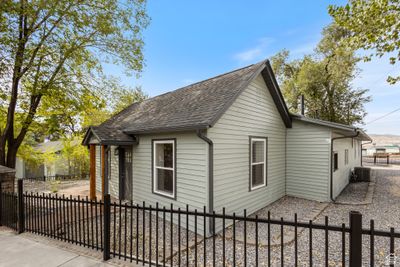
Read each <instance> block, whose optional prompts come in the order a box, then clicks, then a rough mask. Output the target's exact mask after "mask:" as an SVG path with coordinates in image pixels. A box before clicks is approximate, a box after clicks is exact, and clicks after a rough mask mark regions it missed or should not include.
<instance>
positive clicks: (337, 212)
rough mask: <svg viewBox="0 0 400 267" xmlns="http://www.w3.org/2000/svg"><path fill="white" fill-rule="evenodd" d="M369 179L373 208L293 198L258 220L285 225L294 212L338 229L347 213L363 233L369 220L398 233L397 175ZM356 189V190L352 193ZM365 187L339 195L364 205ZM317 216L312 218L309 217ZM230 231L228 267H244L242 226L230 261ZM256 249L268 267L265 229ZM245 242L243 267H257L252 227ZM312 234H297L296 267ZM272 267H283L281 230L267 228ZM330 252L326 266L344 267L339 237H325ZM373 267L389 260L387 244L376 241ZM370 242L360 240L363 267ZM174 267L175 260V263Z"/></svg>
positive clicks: (290, 248)
mask: <svg viewBox="0 0 400 267" xmlns="http://www.w3.org/2000/svg"><path fill="white" fill-rule="evenodd" d="M372 174H373V175H375V178H376V185H375V186H376V188H375V192H374V197H373V202H372V203H371V204H367V205H341V204H334V203H330V204H324V203H318V202H314V201H308V200H300V199H296V198H290V197H285V198H283V199H281V200H279V201H277V202H275V203H273V204H272V205H269V206H267V207H266V208H264V209H262V210H261V211H259V212H258V215H259V217H265V216H266V214H267V212H268V210H270V212H271V217H272V218H280V217H283V218H284V219H286V220H293V216H294V212H295V211H296V212H298V220H299V221H308V220H310V219H311V220H313V223H318V224H323V223H324V221H325V216H328V218H329V224H330V225H338V226H341V225H342V223H345V224H346V225H348V224H349V212H350V211H353V210H354V211H360V212H361V213H362V215H363V227H364V228H369V226H370V225H369V224H370V220H374V221H375V229H381V230H385V231H389V230H390V227H394V228H395V229H400V220H399V215H400V169H373V170H372ZM357 188H359V190H355V189H357ZM365 191H366V185H356V186H354V185H350V188H347V189H346V190H344V191H343V194H342V196H341V198H344V199H352V200H357V199H359V200H362V196H363V195H365ZM313 216H315V217H313ZM231 231H232V229H231V228H228V229H227V231H226V233H227V236H226V239H225V247H226V250H225V257H226V260H225V262H226V264H227V266H232V265H233V261H235V263H236V266H243V265H244V264H243V263H244V260H245V258H244V244H243V242H241V241H240V239H243V234H241V233H243V224H242V223H240V222H239V223H237V224H236V233H237V240H236V255H235V259H234V257H233V240H232V239H231V238H230V237H231ZM259 231H260V235H259V242H260V243H259V247H258V259H259V266H268V253H267V251H268V246H266V244H265V239H266V238H267V236H266V234H265V228H264V229H262V227H260V225H259ZM283 231H284V237H285V238H284V240H283V241H284V248H283V252H284V253H283V255H284V265H285V266H292V265H294V261H295V253H294V250H295V247H294V242H293V241H292V240H293V236H294V232H293V227H284V229H283ZM247 233H248V237H249V238H248V240H250V242H248V244H247V255H246V256H247V259H246V262H247V266H255V253H256V246H255V245H254V243H253V244H252V242H251V240H252V239H253V240H254V233H255V232H254V225H251V224H250V223H249V224H248V225H247ZM309 235H310V232H309V230H308V229H303V231H301V230H300V228H299V231H298V254H297V255H298V263H299V266H309V265H310V257H309V256H310V254H309V253H310V252H309V248H310V236H309ZM212 241H213V240H212V238H208V239H207V240H206V241H205V242H206V248H207V254H206V265H207V266H212V263H213V251H212ZM271 241H272V242H271V249H270V251H271V257H270V261H271V266H276V265H280V264H281V248H280V245H279V244H280V227H279V226H278V227H274V229H272V227H271ZM328 241H329V252H328V255H329V256H328V265H329V266H338V265H341V263H342V234H341V233H340V232H329V236H328ZM398 242H399V241H398V240H397V241H396V242H395V254H396V255H400V246H399V245H398V244H399V243H398ZM222 243H223V239H222V237H221V234H219V235H217V237H216V239H215V244H216V250H215V262H216V266H222V261H223V258H222ZM374 245H375V253H374V255H375V264H376V266H381V265H384V264H385V258H386V256H387V255H388V254H389V238H382V237H375V242H374ZM203 246H204V241H203V242H201V244H200V245H199V246H198V247H197V266H203V260H204V257H203V248H204V247H203ZM345 246H346V249H345V253H346V254H345V257H346V263H347V264H348V260H349V259H348V247H349V244H348V235H346V241H345ZM191 252H192V253H191V254H189V261H190V262H191V266H194V265H195V262H194V260H195V257H194V250H193V249H192V250H191ZM369 253H370V242H369V236H363V261H364V263H365V265H369V264H370V262H369V258H370V255H369ZM312 259H313V265H314V266H320V265H325V232H324V231H323V230H313V231H312ZM181 260H182V262H185V261H186V258H185V255H184V258H182V259H181ZM174 262H175V264H176V263H177V258H176V257H175V258H174Z"/></svg>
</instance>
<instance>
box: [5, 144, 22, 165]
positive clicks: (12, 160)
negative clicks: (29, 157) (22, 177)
mask: <svg viewBox="0 0 400 267" xmlns="http://www.w3.org/2000/svg"><path fill="white" fill-rule="evenodd" d="M18 147H19V146H18ZM18 147H16V146H15V145H14V146H10V147H8V150H7V163H6V166H7V167H9V168H13V169H15V165H16V162H17V151H18Z"/></svg>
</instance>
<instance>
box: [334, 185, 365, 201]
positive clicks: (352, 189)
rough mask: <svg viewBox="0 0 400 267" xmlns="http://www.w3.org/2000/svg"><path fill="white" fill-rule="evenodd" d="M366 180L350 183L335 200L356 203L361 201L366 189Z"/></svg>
mask: <svg viewBox="0 0 400 267" xmlns="http://www.w3.org/2000/svg"><path fill="white" fill-rule="evenodd" d="M368 186H369V183H368V182H361V183H350V184H348V185H347V186H346V188H345V189H344V190H343V191H342V193H341V194H340V195H339V196H338V197H337V198H336V201H337V202H343V203H344V202H346V203H356V202H362V201H364V199H365V196H366V194H367V191H368Z"/></svg>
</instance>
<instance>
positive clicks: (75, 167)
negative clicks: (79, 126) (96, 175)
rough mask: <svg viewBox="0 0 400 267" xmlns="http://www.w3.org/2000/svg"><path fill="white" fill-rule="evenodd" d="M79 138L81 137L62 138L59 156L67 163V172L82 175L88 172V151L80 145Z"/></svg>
mask: <svg viewBox="0 0 400 267" xmlns="http://www.w3.org/2000/svg"><path fill="white" fill-rule="evenodd" d="M80 140H82V139H81V138H79V139H78V138H77V139H64V140H63V149H62V150H61V154H60V157H61V159H62V161H63V162H66V163H67V165H68V166H67V167H68V172H69V174H76V175H79V174H81V175H84V174H88V173H89V151H88V149H87V148H86V147H84V146H82V145H81V142H80ZM77 141H78V142H77Z"/></svg>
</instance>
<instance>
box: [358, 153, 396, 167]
mask: <svg viewBox="0 0 400 267" xmlns="http://www.w3.org/2000/svg"><path fill="white" fill-rule="evenodd" d="M362 162H363V164H367V165H400V155H399V154H394V155H391V154H382V155H379V154H376V155H373V156H363V158H362Z"/></svg>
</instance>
